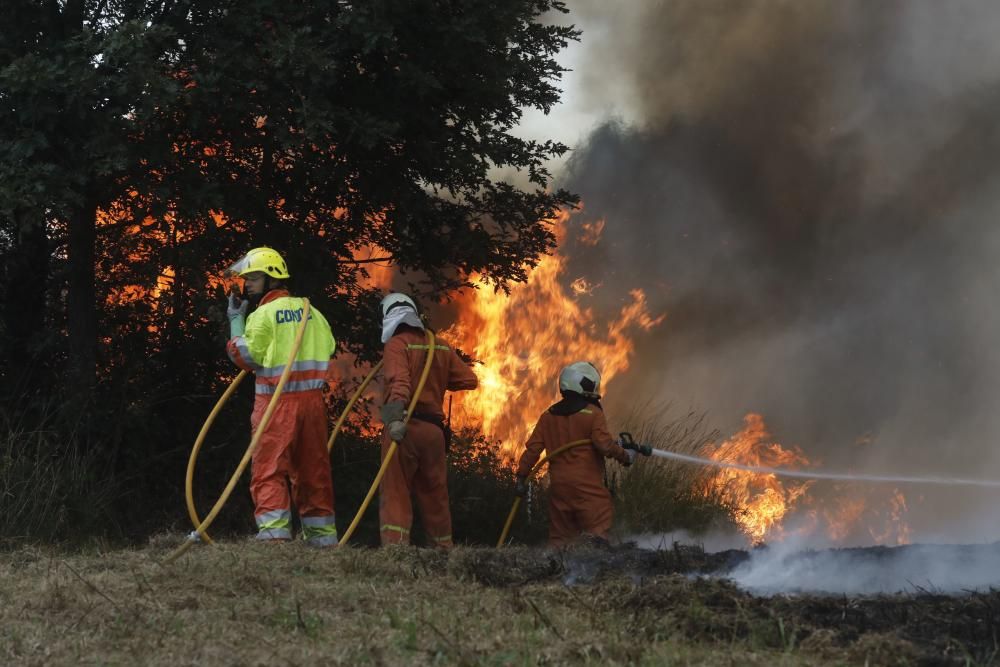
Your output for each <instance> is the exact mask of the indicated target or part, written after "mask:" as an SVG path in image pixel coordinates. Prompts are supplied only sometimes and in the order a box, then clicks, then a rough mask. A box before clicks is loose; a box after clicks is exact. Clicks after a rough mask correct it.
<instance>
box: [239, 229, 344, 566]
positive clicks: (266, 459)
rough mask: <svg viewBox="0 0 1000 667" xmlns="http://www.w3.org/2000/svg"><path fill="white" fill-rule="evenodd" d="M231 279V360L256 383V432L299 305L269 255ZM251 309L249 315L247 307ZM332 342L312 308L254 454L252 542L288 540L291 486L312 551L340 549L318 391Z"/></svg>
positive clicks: (247, 261) (251, 256) (280, 263)
mask: <svg viewBox="0 0 1000 667" xmlns="http://www.w3.org/2000/svg"><path fill="white" fill-rule="evenodd" d="M230 271H231V272H232V273H235V274H236V275H239V276H240V277H242V278H243V279H244V291H245V293H246V294H247V296H248V297H249V298H248V299H242V298H240V297H239V296H237V295H236V294H235V293H234V294H230V296H229V308H228V309H227V311H226V314H227V315H228V316H229V328H230V335H231V336H232V338H231V339H230V341H229V344H228V345H227V351H228V353H229V358H230V359H232V360H233V363H235V364H236V365H237V366H239V367H240V368H242V369H244V370H246V371H251V372H253V373H254V375H255V376H256V378H255V379H256V382H255V385H256V398H255V400H254V405H253V414H252V415H251V418H250V424H251V427H252V428H253V429H254V430H255V431H256V429H257V426H258V425H259V424H260V421H261V418H262V417H263V416H264V412H265V411H266V410H267V406H268V404H269V403H270V402H271V396H272V395H273V394H274V390H275V387H276V386H277V385H278V381H279V380H280V378H281V374H282V371H284V369H285V365H286V364H287V363H288V358H289V355H290V354H291V351H292V347H293V345H294V341H295V335H296V333H297V330H298V327H299V322H301V321H302V312H303V302H302V299H301V298H298V297H293V296H291V295H290V294H289V293H288V290H287V289H285V285H284V281H285V280H287V279H288V278H289V277H290V276H289V274H288V268H287V267H286V266H285V260H284V259H282V257H281V255H279V254H278V253H277V252H275V251H274V250H272V249H271V248H254V249H253V250H251V251H250V252H249V253H247V254H246V256H245V257H243V259H241V260H240V261H238V262H237V263H236V264H234V265H233V266H232V267H231V268H230ZM251 302H254V303H255V305H256V308H255V309H254V311H253V312H252V313H250V314H249V315H247V311H248V310H249V309H250V303H251ZM335 347H336V341H334V339H333V334H332V333H331V332H330V325H329V324H328V323H327V321H326V318H324V317H323V314H322V313H321V312H319V310H317V309H316V308H310V310H309V320H308V322H307V323H306V329H305V332H304V334H303V337H302V343H301V345H300V346H299V351H298V354H297V355H296V357H295V361H294V362H293V363H292V368H291V372H290V375H289V377H288V382H287V383H286V384H285V388H284V390H283V391H282V393H281V396H280V397H279V399H278V405H277V407H276V409H275V411H274V412H273V413H272V415H271V419H270V421H269V422H268V424H267V430H266V431H264V435H263V436H261V439H260V442H259V443H258V445H257V449H256V450H255V451H254V453H253V463H252V467H251V477H250V494H251V496H252V497H253V502H254V517H255V519H256V521H257V530H258V532H257V539H259V540H269V541H279V542H284V541H288V540H290V539H291V537H292V532H291V528H292V507H291V498H290V497H289V494H288V482H291V485H292V494H293V495H294V497H295V506H296V508H297V509H298V513H299V517H300V519H301V525H302V538H303V539H304V540H305V541H306V543H307V544H309V545H310V546H316V547H329V546H334V545H336V544H337V525H336V523H335V522H334V516H333V480H332V478H331V474H330V457H329V455H328V454H327V451H326V421H327V417H326V403H325V402H324V401H323V392H322V389H323V386H324V385H325V384H326V372H327V368H328V366H329V364H330V355H332V354H333V351H334V349H335Z"/></svg>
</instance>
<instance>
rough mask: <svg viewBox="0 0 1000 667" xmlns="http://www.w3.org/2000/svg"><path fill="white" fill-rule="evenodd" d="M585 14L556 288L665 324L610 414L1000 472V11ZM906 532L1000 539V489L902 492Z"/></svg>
mask: <svg viewBox="0 0 1000 667" xmlns="http://www.w3.org/2000/svg"><path fill="white" fill-rule="evenodd" d="M610 7H611V5H609V4H608V3H605V2H598V1H597V0H586V1H585V0H579V1H577V2H574V3H572V4H571V9H572V10H573V15H572V17H573V18H574V19H575V20H576V21H577V22H578V23H579V24H580V26H581V27H582V28H583V29H584V36H583V39H584V45H585V48H584V49H583V51H582V53H583V55H582V56H581V58H580V60H579V62H578V63H577V64H576V66H577V67H578V68H579V69H580V70H582V71H581V72H579V73H578V74H579V77H578V78H579V80H581V81H582V82H583V85H584V89H583V90H582V91H580V90H578V91H575V94H576V95H580V96H583V97H584V99H589V100H592V104H593V105H595V106H598V105H600V103H601V101H602V100H603V99H605V98H606V97H607V96H616V98H617V100H616V104H615V106H617V107H618V108H626V109H628V110H629V111H628V114H627V117H624V118H621V119H608V120H607V121H606V122H604V123H602V124H601V125H600V126H598V127H597V128H596V129H595V130H594V131H593V132H592V133H591V134H590V135H589V137H588V138H587V139H586V141H585V142H583V144H582V145H580V146H578V147H577V149H576V151H575V153H574V156H573V157H572V158H571V160H570V162H569V163H568V165H567V168H566V170H565V173H564V175H563V177H562V181H563V182H562V183H561V184H563V185H567V186H569V187H570V188H572V189H574V190H575V191H577V192H579V193H580V194H581V195H582V196H583V200H584V206H585V209H584V212H583V213H582V214H580V215H578V216H576V218H575V220H576V221H577V222H578V223H583V222H586V221H588V220H594V219H597V218H604V219H605V220H606V226H605V229H604V237H603V243H601V244H599V245H597V246H594V247H590V246H584V245H580V247H574V248H572V249H571V252H570V256H571V258H572V264H571V270H570V274H572V275H573V276H585V277H586V278H587V279H588V280H589V281H591V282H592V283H595V284H597V283H600V284H601V285H602V286H603V287H602V289H601V290H599V291H598V292H596V293H595V294H596V296H595V297H593V298H594V299H595V300H598V303H595V304H594V305H595V307H597V308H599V309H607V312H609V313H611V312H615V307H616V305H617V304H619V303H620V300H621V299H624V298H627V290H628V289H631V288H633V287H636V286H641V287H643V288H644V289H645V290H646V292H647V296H648V297H649V302H650V308H651V311H653V312H654V313H658V312H665V313H666V314H667V319H666V322H665V323H664V324H663V325H661V326H660V327H659V328H658V329H657V330H656V331H655V332H654V333H653V334H649V335H646V337H645V338H644V339H643V340H641V341H640V347H639V349H638V350H637V357H638V359H639V360H640V361H639V362H638V363H636V364H634V369H633V370H632V371H630V372H629V373H628V374H627V375H625V376H622V378H621V380H619V381H616V382H614V383H612V384H611V386H610V387H609V388H608V401H609V405H610V407H611V409H612V410H613V409H614V408H615V407H616V406H617V407H619V408H620V409H625V408H624V407H623V406H624V405H625V404H627V403H629V402H633V401H639V400H642V401H648V400H650V398H653V399H654V400H663V401H673V402H674V403H677V404H680V405H684V406H688V405H691V406H694V407H696V408H701V409H705V410H707V411H708V412H709V414H710V416H711V417H712V418H713V419H714V421H715V423H716V424H717V425H718V426H720V427H722V428H723V429H725V428H732V429H734V430H735V428H736V427H738V424H739V421H740V419H741V417H742V415H743V414H744V413H746V412H748V411H756V412H760V413H763V414H764V415H765V417H766V418H767V420H768V424H769V425H770V427H771V429H772V431H773V432H774V434H775V436H776V437H777V438H778V439H779V440H780V441H781V442H784V443H788V444H794V445H798V446H800V447H802V449H803V450H804V451H805V452H806V453H807V454H808V455H809V456H810V457H817V458H820V459H822V461H823V463H824V464H825V465H828V466H829V467H831V468H834V469H837V470H844V469H851V470H854V471H858V472H869V473H885V474H900V475H904V474H909V475H919V474H940V475H948V476H955V477H981V478H993V479H998V478H1000V446H998V444H1000V409H997V408H998V407H1000V307H998V303H997V297H998V292H1000V289H998V288H1000V261H998V259H1000V227H998V225H997V224H996V221H997V220H998V219H1000V218H998V216H1000V152H998V149H1000V113H998V112H997V109H1000V40H997V39H996V38H995V35H996V34H997V33H998V30H1000V7H998V6H997V5H996V3H992V2H990V1H989V0H956V1H955V2H949V3H940V2H936V1H935V0H914V1H910V2H903V1H901V0H897V1H888V2H879V3H871V2H865V1H863V0H826V1H819V0H816V1H809V2H803V1H801V0H786V1H780V0H770V1H766V2H764V1H760V2H749V1H748V2H731V1H729V0H671V1H669V2H661V1H653V0H649V1H639V0H636V1H634V2H629V3H615V4H614V10H613V11H612V10H611V9H610ZM905 490H906V492H907V496H908V498H909V499H910V504H911V510H912V511H911V514H910V521H911V524H912V527H913V530H914V538H915V539H917V540H921V539H923V540H928V539H965V540H968V539H975V540H977V541H981V540H988V539H997V538H1000V526H998V525H997V523H996V522H995V521H993V520H992V519H989V518H986V517H988V516H990V515H991V514H992V512H991V508H992V506H993V505H994V504H995V503H996V502H998V501H1000V496H998V494H997V493H996V492H995V491H982V490H977V491H964V490H951V489H947V490H940V489H924V488H906V489H905Z"/></svg>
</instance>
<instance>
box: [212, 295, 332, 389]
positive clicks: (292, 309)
mask: <svg viewBox="0 0 1000 667" xmlns="http://www.w3.org/2000/svg"><path fill="white" fill-rule="evenodd" d="M303 308H304V302H303V299H301V298H299V297H293V296H288V295H287V294H285V295H284V296H278V297H277V298H273V299H271V300H266V297H265V302H264V303H262V304H261V305H260V306H258V307H257V310H255V311H254V312H252V313H250V315H249V316H248V317H247V321H246V331H244V333H243V336H240V337H237V338H234V339H233V340H232V341H230V345H229V350H230V356H231V357H233V356H239V357H240V359H235V358H234V359H233V361H235V362H236V363H237V365H239V366H241V367H242V368H248V369H249V370H252V371H254V373H255V374H256V376H257V378H256V383H255V386H256V391H257V393H258V394H273V393H274V390H275V387H277V385H278V382H279V381H280V379H281V374H282V372H284V371H285V370H286V364H287V363H288V356H289V353H290V352H291V351H292V347H293V345H294V344H295V336H296V333H297V330H298V327H299V323H300V322H301V321H302V312H303ZM336 347H337V343H336V341H335V340H334V338H333V334H332V333H331V331H330V325H329V323H328V322H327V321H326V318H325V317H323V314H322V313H321V312H320V311H319V310H316V309H315V308H313V309H311V310H310V315H309V321H308V324H306V329H305V333H304V334H303V337H302V345H301V346H300V347H299V352H298V355H297V356H296V358H295V361H294V362H293V363H292V367H291V369H290V370H289V376H288V382H287V384H286V385H285V389H284V390H285V391H287V392H297V391H313V390H316V389H322V388H323V386H324V385H325V384H326V381H325V378H326V373H327V370H328V368H329V366H330V357H331V355H333V353H334V351H335V350H336ZM234 353H235V354H234ZM241 361H242V362H243V363H240V362H241Z"/></svg>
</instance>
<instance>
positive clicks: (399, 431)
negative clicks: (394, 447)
mask: <svg viewBox="0 0 1000 667" xmlns="http://www.w3.org/2000/svg"><path fill="white" fill-rule="evenodd" d="M387 428H388V429H389V437H390V438H392V439H393V440H395V441H396V442H402V441H403V438H405V437H406V422H404V421H403V420H401V419H397V420H396V421H391V422H389V425H388V427H387Z"/></svg>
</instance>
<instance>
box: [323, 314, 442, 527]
mask: <svg viewBox="0 0 1000 667" xmlns="http://www.w3.org/2000/svg"><path fill="white" fill-rule="evenodd" d="M426 331H427V361H425V362H424V370H423V372H422V373H421V374H420V382H418V383H417V388H416V390H415V391H414V392H413V396H412V397H411V398H410V405H409V406H408V407H407V409H406V415H405V416H404V417H403V422H404V423H408V422H409V421H410V415H412V414H413V408H415V407H416V405H417V399H418V398H420V393H421V392H422V391H423V390H424V384H426V383H427V376H428V375H430V373H431V365H432V364H433V363H434V332H433V331H431V330H430V329H427V330H426ZM380 365H381V364H380ZM376 370H378V367H376V368H375V369H373V370H372V372H371V373H369V376H368V378H365V383H367V382H368V381H369V380H370V379H371V378H372V377H374V375H375V371H376ZM364 386H365V385H364V384H362V386H361V387H359V388H358V391H357V392H356V393H355V397H354V399H352V401H351V403H350V404H348V409H350V407H352V406H353V405H354V400H356V399H357V397H358V396H360V395H361V392H362V391H363V389H364ZM346 414H347V410H344V414H343V415H341V418H340V420H338V422H337V424H338V428H335V429H334V433H333V436H331V437H330V446H331V447H332V446H333V438H334V437H336V435H337V430H338V429H339V425H340V424H341V423H342V422H343V420H344V416H345V415H346ZM396 447H397V444H396V441H395V440H393V441H392V444H391V445H389V451H387V452H386V453H385V458H384V459H383V460H382V465H381V467H379V469H378V474H377V475H375V481H374V482H372V486H371V488H370V489H368V495H367V496H365V500H364V502H363V503H361V509H359V510H358V513H357V514H355V515H354V520H353V521H351V525H350V526H348V528H347V532H345V533H344V536H343V537H341V538H340V544H339V546H344V545H345V544H347V541H348V540H349V539H351V535H353V534H354V531H355V529H357V527H358V524H359V523H361V517H362V516H364V513H365V510H367V509H368V505H370V504H371V502H372V498H374V497H375V491H377V490H378V487H379V484H381V483H382V477H384V476H385V471H386V470H387V469H388V467H389V462H390V461H391V460H392V457H393V456H394V455H395V454H396Z"/></svg>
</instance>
